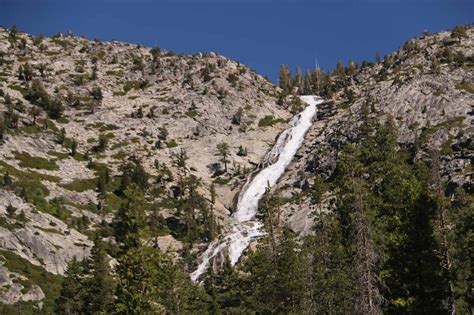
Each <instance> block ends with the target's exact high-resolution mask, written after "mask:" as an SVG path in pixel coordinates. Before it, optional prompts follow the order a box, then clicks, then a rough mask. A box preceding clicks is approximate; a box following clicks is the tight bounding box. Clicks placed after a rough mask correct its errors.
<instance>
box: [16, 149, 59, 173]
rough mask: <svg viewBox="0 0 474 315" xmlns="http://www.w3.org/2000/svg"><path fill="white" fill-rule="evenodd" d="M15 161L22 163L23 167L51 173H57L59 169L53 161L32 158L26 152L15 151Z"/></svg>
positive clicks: (36, 157)
mask: <svg viewBox="0 0 474 315" xmlns="http://www.w3.org/2000/svg"><path fill="white" fill-rule="evenodd" d="M13 154H14V155H15V159H16V160H19V161H20V166H21V167H28V168H36V169H44V170H49V171H56V170H58V169H59V167H58V165H57V164H56V162H55V161H53V160H48V159H45V158H42V157H38V156H31V155H29V154H28V153H26V152H18V151H13Z"/></svg>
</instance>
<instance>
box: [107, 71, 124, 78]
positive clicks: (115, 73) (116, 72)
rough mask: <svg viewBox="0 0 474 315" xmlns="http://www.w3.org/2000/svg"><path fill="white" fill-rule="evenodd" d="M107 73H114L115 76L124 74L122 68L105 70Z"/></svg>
mask: <svg viewBox="0 0 474 315" xmlns="http://www.w3.org/2000/svg"><path fill="white" fill-rule="evenodd" d="M105 74H107V75H113V76H116V77H121V76H123V71H120V70H118V71H114V70H108V71H106V72H105Z"/></svg>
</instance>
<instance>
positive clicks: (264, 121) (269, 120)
mask: <svg viewBox="0 0 474 315" xmlns="http://www.w3.org/2000/svg"><path fill="white" fill-rule="evenodd" d="M283 121H284V120H283V119H281V118H275V117H273V116H272V115H267V116H265V117H263V118H261V119H260V120H259V121H258V126H259V127H269V126H273V125H275V124H278V123H280V122H283Z"/></svg>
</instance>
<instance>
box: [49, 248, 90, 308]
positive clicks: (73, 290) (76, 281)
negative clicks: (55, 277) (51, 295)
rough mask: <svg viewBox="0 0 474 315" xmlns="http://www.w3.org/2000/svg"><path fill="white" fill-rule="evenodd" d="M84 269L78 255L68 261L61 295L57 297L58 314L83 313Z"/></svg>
mask: <svg viewBox="0 0 474 315" xmlns="http://www.w3.org/2000/svg"><path fill="white" fill-rule="evenodd" d="M83 276H84V269H83V265H82V263H80V262H78V261H77V259H76V257H73V259H72V260H71V261H70V262H69V263H68V266H67V269H66V272H65V273H64V278H63V283H62V287H61V291H60V293H59V297H58V298H57V299H56V301H55V302H56V304H55V313H56V314H81V313H82V310H83V293H84V285H83V281H84V278H83Z"/></svg>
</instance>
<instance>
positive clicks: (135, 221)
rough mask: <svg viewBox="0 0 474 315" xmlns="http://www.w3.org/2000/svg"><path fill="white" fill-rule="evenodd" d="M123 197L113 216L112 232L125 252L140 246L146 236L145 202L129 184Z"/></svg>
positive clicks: (138, 192)
mask: <svg viewBox="0 0 474 315" xmlns="http://www.w3.org/2000/svg"><path fill="white" fill-rule="evenodd" d="M124 195H125V199H124V201H123V203H122V205H121V206H120V208H119V209H118V211H117V213H116V216H115V220H114V230H115V239H116V241H117V243H119V244H121V246H122V249H123V250H124V251H126V250H128V249H129V248H134V247H138V246H140V244H141V243H142V241H143V238H144V236H145V235H146V228H147V224H146V217H145V211H146V208H147V202H146V200H145V196H144V195H143V192H142V190H141V189H140V188H139V187H138V186H137V185H136V184H130V185H129V186H128V187H127V189H126V190H125V193H124Z"/></svg>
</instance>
